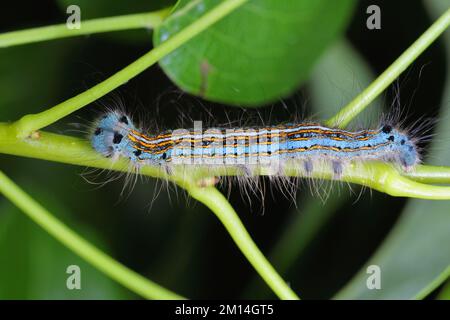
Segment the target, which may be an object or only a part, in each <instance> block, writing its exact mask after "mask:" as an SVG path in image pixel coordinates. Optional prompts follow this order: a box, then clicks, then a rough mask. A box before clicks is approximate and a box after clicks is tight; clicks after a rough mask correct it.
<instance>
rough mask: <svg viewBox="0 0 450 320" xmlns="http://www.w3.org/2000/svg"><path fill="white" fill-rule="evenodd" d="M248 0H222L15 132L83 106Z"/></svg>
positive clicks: (24, 134) (21, 124)
mask: <svg viewBox="0 0 450 320" xmlns="http://www.w3.org/2000/svg"><path fill="white" fill-rule="evenodd" d="M247 1H248V0H228V1H224V2H221V3H220V4H219V5H217V6H216V7H214V8H213V9H212V10H210V11H208V12H207V13H205V14H204V15H203V16H202V17H201V18H200V19H198V20H196V21H195V22H193V23H191V24H190V25H189V26H187V27H186V28H184V29H183V30H181V31H180V32H178V33H177V34H175V35H173V36H172V37H170V38H169V39H167V40H166V41H165V42H163V43H161V44H160V45H159V46H158V47H156V48H154V49H152V50H150V51H149V52H148V53H146V54H145V55H143V56H142V57H140V58H139V59H137V60H136V61H134V62H133V63H131V64H130V65H128V66H127V67H125V68H123V69H122V70H120V71H118V72H117V73H115V74H114V75H112V76H111V77H109V78H108V79H106V80H104V81H103V82H101V83H99V84H97V85H96V86H94V87H92V88H90V89H88V90H86V91H84V92H83V93H80V94H78V95H76V96H75V97H72V98H70V99H68V100H66V101H64V102H61V103H60V104H58V105H56V106H54V107H52V108H49V109H47V110H45V111H42V112H40V113H38V114H29V115H25V116H24V117H22V118H21V119H20V120H18V121H17V122H16V123H15V124H14V129H15V130H16V135H17V136H18V137H22V138H23V137H27V136H29V135H30V134H31V133H32V132H33V131H36V130H39V129H41V128H44V127H46V126H48V125H50V124H52V123H54V122H56V121H58V120H59V119H61V118H63V117H65V116H67V115H69V114H71V113H72V112H75V111H77V110H78V109H81V108H82V107H84V106H86V105H88V104H89V103H91V102H94V101H95V100H97V99H98V98H100V97H102V96H104V95H105V94H107V93H109V92H111V91H112V90H114V89H116V88H117V87H119V86H120V85H122V84H124V83H126V82H127V81H129V80H130V79H132V78H134V77H135V76H136V75H138V74H139V73H141V72H142V71H144V70H145V69H147V68H148V67H150V66H152V65H153V64H155V63H156V62H158V61H159V60H160V59H161V58H163V57H164V56H166V55H167V54H169V53H170V52H172V51H174V50H175V49H177V48H178V47H180V46H181V45H183V44H184V43H186V42H187V41H189V40H190V39H192V38H194V37H195V36H196V35H198V34H199V33H201V32H202V31H204V30H205V29H207V28H208V27H210V26H211V25H213V24H214V23H216V22H217V21H219V20H220V19H222V18H223V17H225V16H226V15H228V14H229V13H230V12H232V11H233V10H234V9H236V8H238V7H239V6H241V5H242V4H244V3H245V2H247Z"/></svg>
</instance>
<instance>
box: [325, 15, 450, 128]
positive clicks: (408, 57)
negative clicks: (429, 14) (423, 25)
mask: <svg viewBox="0 0 450 320" xmlns="http://www.w3.org/2000/svg"><path fill="white" fill-rule="evenodd" d="M449 25H450V9H448V10H447V11H446V12H445V13H444V14H443V15H442V16H441V17H440V18H439V19H437V20H436V21H435V22H434V23H433V24H432V25H431V27H429V28H428V30H426V31H425V32H424V33H423V34H422V35H421V36H420V37H419V38H418V39H417V40H416V41H414V43H413V44H412V45H411V46H410V47H409V48H408V49H407V50H406V51H405V52H403V54H402V55H401V56H400V57H398V58H397V60H395V61H394V63H392V64H391V65H390V66H389V67H388V68H387V69H386V70H385V71H384V72H383V73H382V74H381V75H380V76H379V77H378V78H377V79H376V80H375V81H373V82H372V83H371V84H370V85H369V86H368V87H367V88H366V89H365V90H364V91H363V92H361V93H360V94H359V95H358V96H356V98H355V99H353V101H351V102H350V103H349V104H348V105H347V106H345V107H344V108H342V109H341V110H340V111H339V112H338V113H337V114H336V115H335V116H333V117H332V118H331V119H329V120H328V121H327V122H326V123H327V125H329V126H333V127H334V126H338V127H345V126H346V125H347V124H348V123H349V122H350V121H351V120H352V119H353V118H355V117H356V116H357V115H358V114H359V113H360V112H361V111H363V110H364V109H365V108H366V107H367V106H368V105H369V104H370V103H371V102H372V101H373V100H374V99H375V98H376V97H377V96H378V95H379V94H380V93H381V92H382V91H383V90H384V89H386V88H387V87H388V86H389V85H390V84H391V83H392V82H393V81H394V80H395V79H396V78H398V77H399V75H400V74H401V73H402V72H403V71H405V70H406V68H407V67H408V66H409V65H411V63H413V62H414V61H415V60H416V58H417V57H418V56H419V55H420V54H421V53H422V52H423V51H424V50H425V49H426V48H428V47H429V46H430V45H431V43H433V41H434V40H436V38H437V37H439V35H440V34H441V33H442V32H444V31H445V30H446V29H447V28H448V26H449Z"/></svg>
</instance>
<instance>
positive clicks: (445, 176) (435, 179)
mask: <svg viewBox="0 0 450 320" xmlns="http://www.w3.org/2000/svg"><path fill="white" fill-rule="evenodd" d="M403 175H404V176H405V177H408V178H410V179H412V180H415V181H419V182H422V183H446V184H450V167H444V166H426V165H422V166H417V168H415V169H414V170H413V171H411V172H405V173H403Z"/></svg>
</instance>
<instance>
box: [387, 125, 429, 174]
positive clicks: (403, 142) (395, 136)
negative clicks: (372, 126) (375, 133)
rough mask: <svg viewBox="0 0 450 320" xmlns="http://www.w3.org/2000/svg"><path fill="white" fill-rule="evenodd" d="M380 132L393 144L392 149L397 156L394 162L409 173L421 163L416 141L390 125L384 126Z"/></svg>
mask: <svg viewBox="0 0 450 320" xmlns="http://www.w3.org/2000/svg"><path fill="white" fill-rule="evenodd" d="M380 131H381V134H382V135H383V136H384V138H385V139H386V141H389V142H390V143H391V149H392V151H393V152H394V154H395V156H394V158H395V159H394V160H396V162H398V163H399V164H400V165H401V166H402V167H403V169H404V170H406V171H408V170H410V169H411V168H413V167H414V166H415V165H416V164H418V163H419V162H420V154H419V151H418V148H417V145H416V143H415V141H414V139H412V138H411V137H409V136H408V135H407V134H406V133H404V132H402V131H400V130H398V129H396V128H394V127H392V126H391V125H388V124H386V125H384V126H382V128H381V130H380Z"/></svg>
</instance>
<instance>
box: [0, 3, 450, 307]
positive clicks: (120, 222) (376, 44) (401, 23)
mask: <svg viewBox="0 0 450 320" xmlns="http://www.w3.org/2000/svg"><path fill="white" fill-rule="evenodd" d="M103 2H104V1H98V3H99V5H98V8H97V11H96V10H94V9H92V10H91V11H89V12H82V14H85V16H83V17H82V18H84V19H87V18H95V17H101V16H112V15H117V14H126V13H131V12H142V11H144V10H151V9H153V8H156V7H163V6H164V4H165V2H164V1H159V2H158V3H157V4H154V5H152V4H150V5H148V4H142V2H141V3H140V4H137V3H138V1H131V3H129V4H128V5H127V6H126V7H125V8H122V6H118V8H117V9H115V8H109V9H108V10H106V9H104V8H103V7H102V5H101V3H103ZM128 2H130V1H127V3H128ZM135 2H136V5H134V4H133V3H135ZM150 2H151V1H150ZM370 4H378V5H379V6H380V7H381V8H382V29H381V30H374V31H368V30H367V28H366V25H365V23H366V19H367V14H366V12H365V11H366V8H367V6H368V5H370ZM81 5H82V4H81ZM93 7H95V6H93ZM64 8H65V1H61V2H60V3H58V2H56V1H28V2H25V3H24V2H18V1H15V2H13V1H8V2H5V3H3V4H2V9H1V11H0V32H6V31H11V30H17V29H23V28H29V27H33V26H44V25H49V24H55V23H60V22H62V21H64V20H65V19H66V14H65V10H64ZM124 10H126V11H124ZM432 22H433V20H432V19H431V18H430V16H429V14H428V13H427V11H426V9H425V7H424V5H423V2H421V1H387V0H386V1H358V4H357V6H356V9H355V11H354V15H353V17H352V19H351V22H350V24H349V25H348V27H347V32H346V37H347V38H348V40H349V41H350V43H351V44H352V45H353V47H354V48H355V49H356V50H357V51H358V52H359V54H360V55H361V57H362V59H363V60H364V61H365V62H366V63H367V65H368V66H369V67H370V68H371V70H372V72H373V74H375V75H378V74H380V73H381V72H382V71H383V70H384V69H385V68H386V67H387V66H389V65H390V64H391V63H392V62H393V61H394V60H395V59H396V58H397V57H398V56H399V55H400V54H401V53H402V52H403V51H404V50H405V49H406V48H407V47H408V46H409V45H410V44H411V43H412V42H413V41H414V40H415V39H417V37H419V36H420V35H421V34H422V33H423V32H424V30H426V28H427V27H428V26H429V25H430V24H431V23H432ZM151 47H152V46H151V33H150V32H149V31H133V32H126V33H125V32H119V33H111V34H104V35H92V36H85V37H77V38H69V39H61V40H56V41H50V42H43V43H36V44H31V45H25V46H19V47H14V48H6V49H1V50H0V119H1V121H13V120H16V119H18V118H19V117H20V116H21V115H23V114H26V113H34V112H38V111H42V110H44V109H45V108H48V107H50V106H53V105H55V104H57V103H58V102H61V101H63V100H65V99H67V98H69V97H72V96H73V95H75V94H77V93H79V92H82V91H83V90H85V89H86V88H89V87H91V86H93V85H95V84H96V83H98V82H100V81H102V80H104V79H105V78H106V77H107V76H109V75H111V74H113V73H114V72H116V71H118V70H119V69H121V68H122V67H124V66H126V65H127V64H129V63H131V62H132V61H133V60H135V59H136V58H138V57H140V56H141V55H143V54H144V53H145V52H147V51H148V50H149V49H151ZM343 63H345V64H348V65H351V64H352V61H343ZM445 63H446V61H445V53H444V50H443V47H442V45H441V44H440V41H439V40H438V41H437V42H436V43H435V44H433V45H432V46H431V47H430V48H429V49H427V50H426V51H425V53H424V54H423V55H421V56H420V57H419V58H418V59H417V60H416V61H415V63H414V64H413V66H412V67H411V68H409V69H408V70H407V72H406V73H405V74H404V75H403V76H402V77H401V79H400V80H399V81H398V83H397V85H398V86H399V88H400V97H401V103H402V105H407V106H408V107H409V110H410V111H409V114H410V120H409V121H414V120H415V119H417V118H418V117H419V116H421V115H429V116H436V114H438V107H439V104H440V101H441V96H442V91H443V82H444V78H445V68H444V67H445ZM355 78H356V77H355ZM355 81H356V82H358V80H357V79H356V80H355ZM358 85H360V86H361V84H358V83H356V86H358ZM393 92H394V90H388V91H387V93H386V94H385V95H384V97H383V98H384V99H385V101H386V103H385V105H386V106H387V107H389V105H390V103H391V102H392V100H393V95H394V93H393ZM346 94H348V93H346V92H343V93H342V96H341V97H336V105H335V106H334V107H335V108H339V107H341V106H342V103H341V102H342V101H343V100H350V99H351V96H346ZM117 97H120V99H122V100H123V101H125V102H126V105H127V106H126V107H127V109H128V110H130V111H134V110H137V114H143V113H145V117H146V118H157V119H158V123H163V124H164V125H163V126H167V127H171V126H175V125H177V124H178V123H179V119H178V118H177V117H174V114H178V112H179V110H180V109H181V110H182V111H184V112H187V113H189V116H190V117H191V118H194V119H196V118H198V117H200V116H201V114H202V113H203V114H205V109H207V110H208V112H211V113H212V114H213V115H214V116H215V117H216V118H217V119H218V121H219V122H220V121H223V122H225V121H226V118H225V117H224V111H228V110H231V111H230V112H231V113H233V112H236V108H235V107H226V106H222V105H217V104H212V103H210V102H207V101H204V100H201V99H199V98H197V97H192V96H189V95H188V94H182V93H181V92H180V91H179V90H178V89H177V88H176V87H175V85H174V84H172V83H171V81H170V80H169V79H168V78H167V77H166V76H165V75H164V73H163V72H162V70H161V69H160V68H159V67H158V66H153V67H151V68H150V69H148V70H147V71H145V72H144V73H142V74H141V75H139V76H137V77H135V78H134V79H132V80H131V81H129V83H127V84H126V85H124V86H122V87H121V88H120V89H119V90H116V92H115V94H114V95H112V96H110V98H111V99H118V98H117ZM108 99H109V98H106V99H102V100H101V101H100V102H99V103H95V104H92V105H90V106H88V107H86V108H84V109H82V110H80V111H79V112H77V113H76V114H73V115H71V116H69V117H67V118H64V119H63V120H61V121H59V122H58V123H57V124H56V125H53V126H51V128H47V130H50V131H54V132H58V133H63V134H72V135H77V136H80V135H83V133H80V132H79V130H81V131H82V130H83V125H84V124H87V123H89V121H91V120H92V119H93V118H94V117H95V116H96V115H97V114H98V111H99V110H100V111H101V110H102V105H105V104H106V105H107V104H108V101H109V100H108ZM285 106H287V107H285ZM299 108H301V109H302V110H301V111H299V110H298V109H299ZM313 108H314V97H313V96H312V94H311V91H310V84H309V83H308V82H307V83H305V84H304V85H303V86H301V87H300V88H299V90H298V92H296V93H294V94H293V95H292V96H290V97H286V98H285V99H283V100H282V102H280V103H275V104H271V105H269V106H266V107H264V108H262V109H261V110H260V112H261V114H263V115H264V116H266V115H267V114H271V120H274V119H284V120H286V119H288V118H289V113H291V112H292V113H302V114H306V115H310V114H313V113H314V109H313ZM186 110H189V111H186ZM74 124H81V126H80V125H74ZM0 166H1V168H2V170H4V171H5V172H6V173H7V174H8V175H9V176H10V177H12V178H13V179H14V180H15V181H17V182H18V183H19V184H20V185H21V186H22V187H23V188H24V189H25V190H26V191H28V192H29V193H30V194H31V195H32V196H34V197H35V199H37V200H38V201H39V202H41V203H42V204H43V205H44V206H45V207H46V208H48V209H49V210H50V211H51V212H53V213H54V214H55V215H56V216H57V217H58V218H60V219H61V220H63V221H64V222H65V223H67V224H68V225H69V226H71V227H72V228H73V229H74V230H76V231H77V232H79V233H80V234H82V235H83V236H85V237H87V238H88V239H89V240H90V241H92V242H93V243H95V244H96V245H98V246H99V247H101V248H102V249H104V250H105V251H106V252H108V253H109V254H110V255H112V256H113V257H115V258H117V259H118V260H119V261H120V262H122V263H124V264H125V265H127V266H128V267H130V268H132V269H133V270H136V271H137V272H139V273H141V274H143V275H145V276H147V277H149V278H150V279H152V280H153V281H156V282H157V283H159V284H161V285H163V286H165V287H167V288H169V289H171V290H174V291H175V292H177V293H179V294H182V295H185V296H187V297H189V298H241V297H257V298H263V297H269V298H274V297H275V296H274V295H273V294H272V293H270V292H269V291H268V290H267V289H266V287H265V285H264V283H263V282H262V280H260V279H259V278H258V277H257V276H256V275H255V271H254V269H253V268H252V267H251V266H250V264H249V263H248V262H247V261H246V260H245V258H244V257H243V255H242V254H241V253H240V252H239V250H238V249H237V247H236V246H235V244H234V243H233V241H232V240H231V238H230V236H229V235H228V234H227V233H226V231H225V229H224V228H223V227H222V225H221V224H220V222H219V221H218V219H216V218H215V216H214V215H213V214H212V213H211V212H210V211H209V210H208V209H206V208H205V207H204V206H203V205H201V204H198V203H196V202H195V201H193V200H192V199H191V200H189V199H187V198H186V196H185V194H184V193H183V191H181V190H178V191H177V192H176V191H174V187H172V186H169V189H170V190H169V192H167V187H166V185H165V184H162V183H161V182H157V181H155V180H154V179H145V181H144V182H139V183H138V184H137V185H136V187H135V188H134V190H133V191H132V192H131V194H130V195H129V196H128V197H121V196H120V194H121V190H122V186H123V180H117V181H114V182H111V183H108V184H106V185H105V186H103V187H100V188H98V187H97V186H96V185H93V184H89V183H87V182H86V181H85V179H83V177H82V174H83V173H85V172H86V171H90V170H89V169H84V168H81V167H75V166H69V165H65V164H59V163H55V162H45V161H41V160H34V159H25V158H19V157H13V156H7V155H0ZM88 179H89V180H94V181H97V182H98V181H100V182H101V181H103V180H106V179H107V177H106V176H105V175H103V176H102V175H100V176H98V177H97V176H96V175H95V174H94V175H88ZM266 183H267V181H266ZM159 188H162V191H161V192H160V193H159V196H158V197H157V199H156V200H155V201H153V202H152V198H153V196H154V193H155V192H158V190H159ZM340 189H341V195H342V196H341V197H340V198H339V200H337V201H335V202H333V203H330V202H322V201H320V200H317V199H316V200H315V202H314V200H312V199H314V197H311V195H310V192H309V188H308V187H306V186H305V185H304V184H302V186H301V188H300V190H299V191H298V192H297V200H296V204H297V207H296V205H295V204H294V203H292V201H291V200H289V199H286V198H285V197H284V196H283V195H282V192H280V191H279V190H277V189H275V190H273V192H272V194H273V195H272V194H271V193H270V192H268V193H267V195H266V197H265V198H264V202H263V203H261V200H260V199H258V198H252V201H251V203H249V201H248V199H246V197H242V196H241V194H240V192H239V189H238V188H232V190H231V194H230V202H231V204H232V205H233V207H234V208H235V209H236V211H237V212H238V213H239V216H240V218H241V219H242V220H243V223H244V225H245V226H246V227H247V229H248V231H249V233H250V234H251V235H252V237H253V239H254V240H255V242H256V243H257V244H258V246H259V247H260V249H261V250H262V251H263V252H264V253H265V254H266V255H268V256H271V255H270V253H271V252H272V251H273V248H274V246H275V245H276V243H277V242H278V240H279V239H280V238H281V237H282V235H283V234H284V233H285V232H286V230H287V229H289V227H290V226H292V225H293V224H294V223H295V221H296V220H297V219H299V217H300V216H302V215H305V212H304V210H306V209H305V208H304V206H305V205H306V204H308V203H311V202H314V204H313V206H314V205H317V208H316V210H318V211H319V212H324V211H327V210H328V211H329V212H330V213H329V214H324V215H320V214H319V216H320V217H322V218H323V220H322V221H321V222H318V223H317V229H314V231H311V232H313V233H312V234H311V236H310V237H309V239H307V240H302V241H306V242H305V243H304V249H303V250H301V252H300V253H298V254H296V255H295V256H294V257H288V258H286V257H284V258H286V259H288V260H290V261H292V264H291V265H290V266H289V267H288V268H286V270H284V271H283V272H282V273H283V277H284V278H285V279H286V280H288V281H289V283H290V284H291V285H292V287H293V288H294V289H295V290H298V291H299V294H300V295H301V297H302V298H307V299H308V298H331V297H332V296H333V295H334V294H335V293H336V292H337V291H338V290H339V289H340V288H342V287H343V285H344V284H345V283H347V282H348V281H349V280H350V279H351V277H352V276H353V275H354V274H355V273H356V272H357V271H358V270H359V269H360V268H361V266H362V265H363V264H364V262H365V261H366V260H367V259H368V258H369V257H370V256H371V255H372V254H373V252H374V251H375V249H376V248H377V247H378V245H379V244H380V243H381V242H382V241H383V239H384V237H385V236H386V234H387V233H388V232H389V231H390V230H391V228H392V226H393V225H394V223H395V222H396V220H397V218H398V217H399V215H400V213H401V211H402V208H403V206H404V205H405V200H404V199H400V198H393V197H390V196H387V195H385V194H381V193H379V192H376V191H372V192H370V191H369V190H365V191H364V192H363V193H362V195H361V197H359V199H357V198H358V196H357V194H358V193H359V189H358V188H357V187H354V189H355V190H356V195H350V194H349V192H348V191H347V189H348V188H347V187H346V186H345V185H343V186H342V187H341V188H340ZM155 190H156V191H155ZM223 190H224V192H226V191H227V190H226V188H223ZM126 194H127V192H126ZM331 197H333V196H331ZM356 200H357V201H356ZM317 203H318V204H317ZM151 204H152V205H151ZM262 206H263V207H264V213H263V214H262V210H261V207H262ZM321 208H326V209H321ZM328 211H327V212H328ZM306 214H313V213H311V212H307V213H306ZM322 218H321V219H322ZM312 220H314V219H312ZM314 225H316V224H314ZM300 230H302V229H300ZM299 232H304V231H299ZM0 249H1V250H0V252H1V254H0V297H1V298H137V296H135V295H134V294H133V293H131V292H129V291H128V290H126V289H124V288H123V287H121V286H120V285H118V284H115V283H114V282H113V281H112V280H109V279H108V278H106V277H105V276H103V275H102V274H101V273H100V272H98V271H96V270H95V269H93V268H91V267H90V266H88V265H86V264H85V263H84V262H82V261H81V259H79V258H78V257H76V256H75V255H73V254H72V253H70V252H69V251H68V249H66V248H64V247H63V246H62V245H60V244H59V243H57V242H56V241H55V240H53V239H52V238H50V237H49V236H48V235H47V234H46V233H45V232H44V231H42V230H41V229H40V228H39V227H38V226H36V225H35V224H34V223H33V222H31V221H29V220H28V219H27V218H26V217H25V216H24V215H23V214H22V213H20V212H19V211H18V210H17V209H15V208H14V207H13V206H12V205H10V204H9V203H8V202H7V201H6V200H5V199H4V198H1V197H0ZM281 255H282V254H281ZM70 264H78V265H80V266H81V268H82V274H83V278H82V279H83V280H82V281H83V282H82V283H83V289H82V290H81V291H69V290H66V289H65V278H66V276H67V275H66V273H65V268H66V266H67V265H70ZM274 265H275V268H277V263H276V261H275V262H274Z"/></svg>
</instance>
